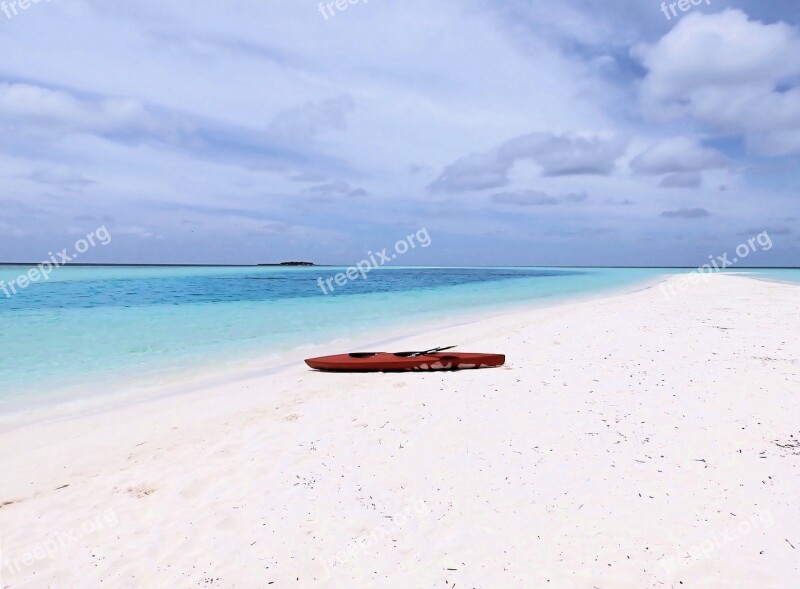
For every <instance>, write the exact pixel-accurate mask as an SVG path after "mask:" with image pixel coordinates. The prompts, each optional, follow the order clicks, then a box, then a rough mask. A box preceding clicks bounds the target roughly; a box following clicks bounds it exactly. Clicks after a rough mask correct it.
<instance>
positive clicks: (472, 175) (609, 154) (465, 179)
mask: <svg viewBox="0 0 800 589" xmlns="http://www.w3.org/2000/svg"><path fill="white" fill-rule="evenodd" d="M625 144H626V142H625V141H624V140H622V139H620V138H618V137H612V138H602V137H583V136H579V135H574V134H567V135H554V134H552V133H530V134H528V135H521V136H519V137H515V138H513V139H510V140H508V141H506V142H505V143H503V144H501V145H499V146H498V147H496V148H495V149H493V150H491V151H489V152H486V153H479V154H470V155H467V156H465V157H462V158H460V159H458V160H456V161H455V162H453V163H452V164H450V165H449V166H447V167H445V169H444V170H443V171H442V173H441V174H440V175H439V177H438V178H437V179H436V181H434V182H433V183H432V184H431V186H430V188H431V190H433V191H437V192H458V191H465V190H482V189H486V188H498V187H500V186H505V185H506V184H508V182H509V178H508V174H509V172H510V171H511V169H512V168H513V167H514V164H516V163H517V162H518V161H521V160H531V161H533V162H535V163H536V164H537V165H538V166H539V168H540V171H541V174H542V175H543V176H570V175H589V174H598V175H607V174H610V173H611V171H612V170H613V169H614V164H615V163H616V161H617V159H619V158H620V157H621V156H622V154H623V152H624V150H625Z"/></svg>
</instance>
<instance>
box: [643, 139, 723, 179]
mask: <svg viewBox="0 0 800 589" xmlns="http://www.w3.org/2000/svg"><path fill="white" fill-rule="evenodd" d="M726 165H727V159H726V158H725V156H724V155H722V154H721V153H720V152H718V151H717V150H715V149H711V148H709V147H703V146H702V145H700V144H699V143H698V142H697V141H696V140H694V139H691V138H689V137H671V138H669V139H665V140H663V141H659V142H658V143H656V144H654V145H651V146H650V147H648V148H647V149H646V150H645V151H643V152H642V153H640V154H639V155H637V156H636V157H635V158H634V159H633V160H632V161H631V163H630V166H631V169H632V170H633V171H634V172H636V173H639V174H651V175H655V174H673V173H686V172H700V171H702V170H709V169H713V168H723V167H725V166H726Z"/></svg>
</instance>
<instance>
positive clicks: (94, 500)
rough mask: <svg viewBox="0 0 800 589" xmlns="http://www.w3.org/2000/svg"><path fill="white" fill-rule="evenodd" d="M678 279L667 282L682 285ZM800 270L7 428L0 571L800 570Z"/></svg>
mask: <svg viewBox="0 0 800 589" xmlns="http://www.w3.org/2000/svg"><path fill="white" fill-rule="evenodd" d="M677 280H678V279H677V278H671V279H670V281H671V283H670V284H672V285H675V284H677V283H676V281H677ZM798 307H800V287H798V286H793V285H786V284H778V283H770V282H765V281H757V280H753V279H749V278H744V277H738V276H722V275H715V276H710V277H709V278H708V280H707V281H704V282H698V283H694V284H689V285H688V286H687V287H686V288H685V289H681V288H676V289H675V292H674V294H673V295H671V296H665V291H664V290H663V289H659V288H649V289H646V290H641V291H638V292H633V293H628V294H620V295H614V296H608V297H605V298H600V299H596V300H592V301H586V302H578V303H569V304H562V305H559V306H554V307H549V308H544V309H541V308H540V309H532V310H529V311H525V312H522V313H519V312H515V313H514V314H512V315H507V316H501V317H495V318H492V319H484V320H481V321H477V322H475V323H471V324H468V325H461V326H458V327H452V328H447V329H442V330H439V331H437V332H435V333H427V334H420V335H419V336H417V337H415V338H409V339H408V340H406V341H404V342H401V343H399V344H398V345H397V346H396V347H397V348H408V349H414V348H415V347H419V346H422V347H425V346H426V345H427V344H428V343H429V342H434V343H445V344H447V343H459V344H461V345H460V349H461V350H464V351H491V352H497V351H499V352H505V353H506V354H507V357H508V362H507V365H506V366H505V367H503V368H499V369H493V370H478V371H465V372H456V373H410V374H361V375H359V374H342V375H336V374H324V373H314V372H311V371H309V370H306V369H305V368H304V367H303V366H296V367H292V368H289V369H287V370H285V371H283V372H280V373H278V374H272V375H268V376H260V377H253V378H245V379H239V380H234V381H231V382H225V383H215V384H213V385H209V386H207V387H201V388H199V389H197V390H194V391H192V392H191V393H185V394H176V395H171V396H166V397H163V398H158V399H152V400H147V401H143V402H139V403H134V404H127V405H125V406H122V407H117V408H113V409H107V410H104V411H101V412H96V413H93V414H90V415H85V416H79V417H70V418H69V419H62V420H58V421H52V422H40V421H37V422H35V423H31V424H29V425H27V426H25V427H18V428H15V429H13V430H11V431H6V432H3V433H1V434H0V447H1V448H2V458H1V459H0V460H2V462H1V463H0V466H1V467H2V481H1V482H0V505H2V507H0V538H1V539H2V547H1V548H2V554H1V555H0V559H2V563H1V564H2V584H0V586H2V587H14V588H16V587H20V588H22V587H25V588H28V587H37V588H38V587H58V588H62V587H87V588H88V587H91V588H96V587H104V588H147V589H150V588H160V587H165V588H184V587H221V588H229V587H241V588H262V587H276V588H278V587H343V588H345V587H346V588H353V587H371V588H372V587H378V588H383V587H392V588H393V587H397V588H403V589H408V588H413V587H425V588H427V587H442V588H448V589H451V588H473V587H480V588H500V587H502V588H515V587H520V588H522V587H525V588H530V587H558V588H561V587H569V588H573V587H575V588H587V589H589V588H594V587H598V588H628V587H630V588H636V589H642V588H646V587H658V588H665V587H681V588H686V587H702V588H704V589H705V588H713V587H720V588H722V587H725V588H728V587H743V588H744V587H747V588H750V587H758V588H761V589H763V588H786V589H796V588H797V587H798V586H800V365H799V363H800V312H798V310H799V309H798Z"/></svg>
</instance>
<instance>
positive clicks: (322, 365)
mask: <svg viewBox="0 0 800 589" xmlns="http://www.w3.org/2000/svg"><path fill="white" fill-rule="evenodd" d="M447 349H449V348H434V349H433V350H426V351H424V352H397V353H387V352H356V353H353V354H337V355H336V356H322V357H321V358H309V359H308V360H306V364H308V365H309V366H310V367H311V368H316V369H317V370H329V371H336V372H401V371H406V370H463V369H467V368H494V367H496V366H502V365H503V364H504V363H505V361H506V357H505V356H504V355H503V354H467V353H462V352H447V353H442V350H447Z"/></svg>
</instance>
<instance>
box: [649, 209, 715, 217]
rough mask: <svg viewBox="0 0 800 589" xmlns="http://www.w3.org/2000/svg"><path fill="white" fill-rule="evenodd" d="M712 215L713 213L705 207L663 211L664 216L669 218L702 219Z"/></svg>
mask: <svg viewBox="0 0 800 589" xmlns="http://www.w3.org/2000/svg"><path fill="white" fill-rule="evenodd" d="M710 215H711V213H709V212H708V211H707V210H705V209H677V210H675V211H664V212H663V213H661V216H662V217H667V218H669V219H700V218H702V217H708V216H710Z"/></svg>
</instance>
